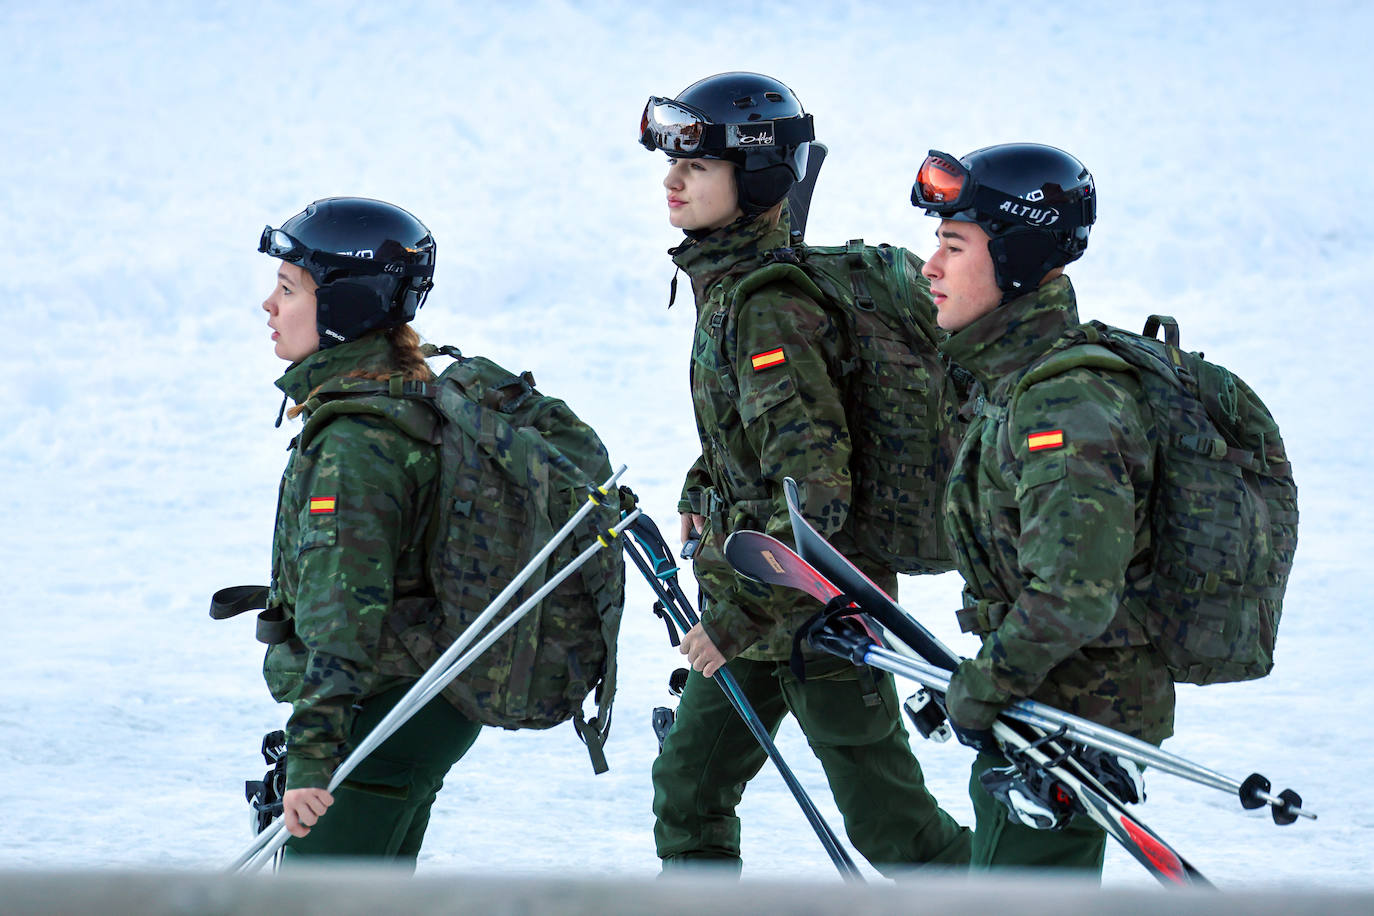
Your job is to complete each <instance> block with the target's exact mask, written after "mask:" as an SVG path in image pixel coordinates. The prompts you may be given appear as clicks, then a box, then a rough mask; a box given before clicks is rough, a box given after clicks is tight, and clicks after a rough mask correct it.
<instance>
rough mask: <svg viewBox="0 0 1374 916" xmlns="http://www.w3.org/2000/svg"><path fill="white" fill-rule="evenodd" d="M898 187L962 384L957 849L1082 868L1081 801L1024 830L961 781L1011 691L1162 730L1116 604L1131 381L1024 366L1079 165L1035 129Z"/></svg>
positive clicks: (1163, 684)
mask: <svg viewBox="0 0 1374 916" xmlns="http://www.w3.org/2000/svg"><path fill="white" fill-rule="evenodd" d="M912 202H913V203H914V204H915V205H916V206H918V207H923V208H925V209H926V211H927V213H928V214H930V215H933V216H937V217H940V218H941V222H940V226H939V229H938V230H937V233H936V236H937V239H938V241H939V248H938V250H937V251H936V252H935V254H934V255H932V257H931V258H930V260H929V261H928V262H927V263H926V266H925V269H924V271H923V272H924V273H925V275H926V276H927V277H928V278H929V279H930V287H931V294H932V296H933V297H934V299H935V306H936V308H937V310H938V315H939V323H940V326H941V327H943V328H945V329H947V330H949V331H950V332H952V334H951V336H950V338H949V339H948V341H947V343H946V344H945V345H944V347H943V349H944V350H945V352H946V353H947V354H948V355H949V357H950V358H951V359H952V360H953V361H954V362H955V363H957V364H958V365H960V366H962V367H963V368H965V369H967V370H969V371H970V372H972V373H973V374H974V376H975V377H976V378H977V380H978V382H979V384H980V388H979V389H977V397H976V398H975V399H974V401H973V402H972V408H971V409H972V411H973V413H974V417H973V421H972V424H971V426H970V427H969V430H968V433H967V435H966V438H965V439H964V443H963V446H962V447H961V449H960V451H959V455H958V457H957V459H956V461H955V467H954V471H953V473H952V475H951V478H950V484H949V489H948V495H947V512H948V515H947V523H948V525H949V531H950V537H951V540H952V542H953V548H954V555H955V559H956V562H957V563H958V566H959V571H960V573H961V574H962V575H963V577H964V581H965V583H966V585H965V589H964V609H963V610H962V611H961V612H960V613H959V621H960V624H961V626H962V628H963V629H964V630H965V631H969V632H973V633H976V634H977V635H978V636H980V637H981V638H982V640H983V645H982V649H981V650H980V651H979V653H978V655H977V657H976V658H972V659H968V660H966V661H964V662H963V663H962V664H961V665H960V666H959V668H958V670H957V671H956V672H955V675H954V677H953V679H952V680H951V682H950V687H949V693H948V696H947V705H948V713H949V716H950V720H951V722H952V723H953V724H954V725H955V726H956V728H957V729H958V730H959V733H960V737H961V739H962V740H964V741H965V743H967V744H971V745H973V746H975V747H978V748H979V750H980V753H979V755H978V758H977V760H976V761H975V763H974V766H973V775H972V779H971V780H970V783H969V791H970V794H971V795H972V798H973V804H974V811H975V814H976V816H977V826H976V829H975V833H974V840H973V864H974V867H988V866H1017V865H1020V866H1030V865H1038V866H1053V867H1061V868H1077V869H1085V870H1089V871H1095V872H1097V873H1098V874H1100V873H1101V870H1102V859H1103V852H1104V848H1105V844H1106V835H1105V834H1104V832H1103V831H1102V830H1101V829H1100V828H1098V827H1097V826H1095V825H1093V824H1091V823H1090V822H1089V821H1088V819H1087V818H1086V816H1079V817H1076V818H1074V819H1073V820H1072V821H1071V822H1070V823H1069V824H1068V826H1067V827H1066V828H1065V829H1063V830H1061V831H1053V832H1051V831H1038V830H1033V829H1031V828H1029V827H1025V826H1022V825H1021V824H1019V823H1017V822H1015V821H1014V820H1013V819H1011V818H1009V815H1008V811H1007V810H1006V809H1005V808H1004V807H1003V806H1002V805H1001V804H1000V803H998V802H997V801H995V800H994V799H993V798H992V796H991V795H989V794H988V792H987V791H986V790H985V789H984V788H983V785H982V784H981V782H980V781H979V776H980V775H981V774H982V773H983V772H984V771H986V770H987V769H989V768H990V767H993V766H1005V765H1006V761H1005V760H1004V759H1003V758H1002V757H1001V755H1000V753H998V749H997V746H996V743H995V742H994V741H992V739H991V735H990V734H989V733H988V729H990V728H991V725H992V722H993V720H994V719H995V718H996V717H997V714H998V712H999V711H1000V710H1001V709H1002V708H1003V707H1005V706H1006V705H1007V704H1008V703H1010V702H1012V701H1013V700H1016V699H1018V698H1021V697H1031V698H1034V699H1036V700H1040V701H1042V702H1045V703H1048V704H1050V705H1052V706H1056V707H1058V708H1060V709H1063V710H1065V711H1067V712H1071V713H1074V714H1075V715H1079V716H1083V717H1085V718H1088V719H1091V720H1093V721H1094V722H1098V723H1101V724H1103V725H1108V726H1111V727H1112V728H1116V729H1120V730H1121V731H1124V732H1127V733H1129V734H1132V735H1135V736H1137V737H1139V738H1143V739H1145V740H1147V741H1152V742H1155V743H1158V742H1160V741H1163V740H1164V739H1165V738H1166V737H1168V736H1169V735H1170V734H1172V733H1173V711H1174V688H1173V680H1172V678H1171V676H1170V674H1169V671H1168V670H1167V669H1166V667H1165V665H1164V660H1163V659H1162V658H1161V657H1160V656H1159V654H1158V653H1157V652H1156V651H1155V650H1154V649H1153V648H1151V646H1150V644H1149V640H1148V639H1147V638H1146V636H1145V633H1144V631H1143V630H1142V629H1141V628H1140V626H1139V624H1137V623H1136V621H1135V620H1134V619H1133V617H1132V615H1131V614H1130V613H1129V611H1128V610H1127V604H1128V601H1129V598H1130V595H1131V593H1132V588H1133V586H1134V585H1136V584H1137V583H1138V582H1139V581H1140V576H1141V571H1140V570H1141V569H1142V568H1143V569H1148V566H1147V565H1144V566H1143V565H1140V564H1141V562H1142V560H1143V559H1144V558H1145V554H1146V552H1147V551H1148V550H1149V546H1150V540H1149V538H1150V535H1149V532H1150V526H1149V520H1148V516H1147V513H1148V512H1149V496H1150V491H1151V484H1152V477H1153V472H1154V454H1155V432H1154V429H1153V427H1152V425H1151V423H1150V421H1149V420H1148V414H1147V407H1146V405H1145V404H1144V403H1143V402H1142V391H1141V387H1140V385H1139V383H1138V381H1137V380H1136V378H1135V376H1134V374H1133V373H1131V372H1130V371H1129V367H1128V366H1127V365H1126V364H1125V363H1124V362H1121V361H1119V360H1114V359H1113V358H1111V356H1110V354H1106V353H1105V351H1104V354H1103V355H1104V357H1105V358H1104V359H1103V360H1101V361H1100V363H1101V364H1100V365H1098V366H1080V367H1077V368H1072V369H1069V370H1067V371H1063V372H1059V373H1053V374H1047V373H1037V372H1036V371H1035V367H1036V363H1037V361H1038V360H1039V359H1040V358H1041V357H1043V356H1045V355H1046V354H1047V352H1048V351H1049V349H1050V347H1051V345H1052V344H1054V343H1055V341H1057V340H1059V339H1060V338H1061V336H1063V334H1064V333H1065V332H1066V331H1067V330H1068V329H1070V328H1071V327H1073V326H1075V325H1076V324H1078V320H1079V319H1078V312H1077V308H1076V305H1075V302H1074V294H1073V287H1072V286H1071V285H1070V284H1069V279H1068V277H1065V276H1063V275H1062V274H1063V271H1062V268H1063V265H1065V264H1067V263H1069V262H1070V261H1073V260H1075V259H1076V258H1078V257H1079V256H1080V255H1081V254H1082V253H1083V251H1084V249H1085V248H1086V247H1087V242H1088V231H1089V228H1090V227H1091V225H1092V223H1093V220H1094V217H1095V212H1096V197H1095V192H1094V188H1093V180H1092V176H1091V175H1090V174H1089V173H1088V170H1087V169H1086V168H1084V167H1083V165H1082V163H1080V162H1079V161H1078V160H1077V159H1074V158H1073V157H1072V156H1069V155H1068V154H1067V153H1064V152H1063V151H1061V150H1057V149H1054V148H1053V147H1047V146H1040V145H1036V144H1006V145H1002V146H992V147H987V148H985V149H981V150H977V151H975V152H973V153H970V154H969V155H967V156H965V157H963V158H962V159H955V158H954V157H952V156H949V155H947V154H944V153H938V152H935V151H932V152H931V154H930V156H929V157H928V158H927V159H926V161H925V163H924V164H923V165H922V167H921V170H920V173H919V175H918V177H917V180H916V185H915V188H914V189H913V191H912Z"/></svg>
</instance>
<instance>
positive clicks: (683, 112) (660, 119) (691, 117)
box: [639, 95, 710, 154]
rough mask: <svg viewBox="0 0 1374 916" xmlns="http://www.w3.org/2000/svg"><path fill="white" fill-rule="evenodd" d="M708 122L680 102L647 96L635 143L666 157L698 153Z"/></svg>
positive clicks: (698, 113)
mask: <svg viewBox="0 0 1374 916" xmlns="http://www.w3.org/2000/svg"><path fill="white" fill-rule="evenodd" d="M709 123H710V122H709V121H708V120H707V119H706V117H705V116H704V115H702V114H701V113H700V112H696V111H693V110H692V109H690V108H688V107H687V106H686V105H683V104H682V103H680V102H675V101H673V100H672V99H663V98H659V97H658V96H656V95H655V96H650V97H649V102H648V104H646V105H645V106H644V113H643V114H642V115H640V117H639V142H640V143H642V144H644V146H645V148H646V149H650V150H656V149H661V150H663V151H664V152H667V153H687V154H691V153H695V152H697V151H698V150H700V149H701V142H702V140H703V139H705V137H706V128H707V126H708V124H709Z"/></svg>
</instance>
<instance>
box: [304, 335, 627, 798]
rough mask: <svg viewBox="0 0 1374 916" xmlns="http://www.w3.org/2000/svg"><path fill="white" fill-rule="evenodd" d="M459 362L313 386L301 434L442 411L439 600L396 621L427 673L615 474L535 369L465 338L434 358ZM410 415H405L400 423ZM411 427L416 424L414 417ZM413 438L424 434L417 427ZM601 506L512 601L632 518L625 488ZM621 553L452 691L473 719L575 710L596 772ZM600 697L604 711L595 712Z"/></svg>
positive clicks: (537, 613)
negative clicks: (588, 711)
mask: <svg viewBox="0 0 1374 916" xmlns="http://www.w3.org/2000/svg"><path fill="white" fill-rule="evenodd" d="M440 354H442V355H446V356H452V357H454V362H453V363H452V364H451V365H450V366H449V367H448V368H447V369H445V370H444V372H443V373H442V374H441V375H440V376H439V378H438V380H437V382H433V383H425V382H406V381H403V380H402V379H401V377H400V376H399V375H396V376H394V377H393V378H392V379H391V380H390V381H389V382H385V381H376V380H372V379H358V378H345V379H340V380H336V381H333V382H330V383H328V384H326V385H325V386H323V387H322V388H321V389H320V390H319V391H318V392H316V393H315V394H314V396H313V398H314V399H316V400H318V401H320V402H321V406H319V407H317V408H316V409H315V410H314V412H313V413H312V414H311V416H310V420H309V421H307V424H306V428H305V429H304V430H303V431H302V439H303V440H304V439H305V438H307V437H308V435H309V434H310V433H311V432H312V429H311V427H312V426H313V425H314V424H315V423H316V422H319V423H324V422H327V421H328V419H329V417H330V416H331V415H333V414H335V413H338V412H345V413H369V414H375V415H379V416H382V417H386V418H388V419H391V420H392V421H393V422H394V421H395V420H396V417H397V411H396V410H395V409H394V408H392V406H391V405H394V404H395V403H396V402H395V401H394V400H393V399H396V398H401V399H418V400H420V401H422V402H424V403H427V404H429V405H430V406H432V407H433V408H434V410H435V411H437V412H438V414H439V416H440V417H441V419H442V422H440V423H439V424H438V427H437V429H438V432H437V437H436V438H437V439H438V442H437V444H438V445H439V453H440V466H441V471H440V481H439V484H438V493H437V499H436V506H435V511H434V514H433V516H432V518H431V522H430V533H429V550H428V554H429V555H428V560H427V564H428V570H429V579H430V584H431V585H432V586H433V588H434V594H435V596H436V598H437V607H436V606H435V604H434V603H433V602H428V601H426V602H398V603H397V606H396V609H395V610H394V611H393V613H392V615H391V618H390V619H389V620H388V623H389V625H390V626H391V628H392V629H393V631H395V632H396V634H397V635H398V637H399V638H400V640H401V642H402V644H403V645H404V646H405V648H406V651H407V652H408V653H409V654H410V656H411V657H412V658H413V659H414V660H415V661H416V663H417V664H419V665H420V666H421V668H423V669H428V668H429V667H430V666H431V665H432V664H433V663H434V662H435V661H436V660H437V659H438V658H439V656H440V655H442V654H443V652H444V650H446V649H447V648H448V647H449V646H450V645H452V644H453V641H454V639H455V638H457V636H458V635H460V634H461V633H463V632H464V631H465V630H466V629H467V628H468V627H469V625H471V624H472V622H473V621H474V620H476V619H477V617H478V616H479V615H480V614H481V613H482V611H483V610H485V609H486V607H487V605H488V604H490V603H491V601H492V599H494V598H495V597H496V596H497V595H498V594H500V592H501V591H502V590H503V589H504V588H505V587H506V586H507V585H508V584H510V582H511V581H512V580H513V579H514V577H515V575H516V574H517V573H518V572H519V571H520V570H521V569H522V568H523V567H524V566H525V565H526V563H527V562H528V561H529V560H530V559H531V558H532V557H533V556H534V555H535V554H536V553H537V552H538V551H539V550H540V549H541V548H542V547H543V546H544V545H545V544H546V543H547V542H548V540H549V538H550V537H551V536H552V535H553V534H554V532H555V531H557V530H558V529H559V528H560V527H562V525H563V524H564V523H565V522H566V521H567V520H568V518H569V517H571V516H572V514H573V513H574V512H576V511H577V510H578V509H579V508H580V507H581V506H582V505H583V503H584V502H585V501H586V499H587V495H588V487H591V488H595V487H596V486H598V485H599V484H601V483H602V482H603V481H605V480H606V479H607V478H608V477H610V476H611V466H610V460H609V458H608V457H607V454H606V449H605V446H604V445H602V443H601V440H600V439H599V438H598V437H597V435H596V433H595V432H594V431H593V430H592V428H591V427H589V426H588V425H587V424H585V423H583V422H582V421H581V420H580V419H578V417H577V416H576V415H575V414H574V413H573V412H572V410H571V409H569V407H568V406H567V404H565V403H564V402H563V401H561V400H558V399H557V398H553V397H549V396H547V395H544V394H541V393H540V392H538V391H537V390H535V387H534V378H533V376H531V375H530V373H528V372H523V373H521V374H519V375H516V374H514V373H511V372H509V371H507V370H505V369H503V368H501V367H500V366H498V365H497V364H496V363H494V362H491V361H490V360H487V359H484V358H482V357H464V356H463V355H462V353H460V352H459V351H458V350H457V349H455V348H452V347H439V348H436V347H432V346H428V345H426V347H425V355H426V356H436V355H440ZM398 425H399V424H398ZM402 429H403V430H404V431H407V432H410V431H409V430H407V429H406V427H405V426H404V425H402ZM411 434H412V435H413V434H414V433H411ZM597 500H598V502H597V508H595V509H594V510H593V511H592V513H591V514H590V516H589V517H588V518H587V519H585V520H584V521H583V522H582V524H581V525H579V526H578V527H577V528H576V529H575V530H574V531H573V532H572V534H570V535H569V536H568V538H567V539H566V540H564V542H563V543H562V544H561V545H560V546H559V548H558V549H557V550H555V551H554V552H553V554H552V555H551V556H550V557H549V559H548V560H546V561H545V564H544V567H543V568H542V569H541V570H540V571H538V572H536V574H535V575H534V576H532V577H531V578H530V580H529V581H528V582H527V583H526V584H525V585H524V586H522V587H521V588H520V590H519V591H518V592H516V594H515V595H514V596H513V597H512V598H511V599H510V601H509V603H508V604H507V605H506V607H505V609H504V611H503V612H502V614H500V615H498V616H497V617H496V621H500V620H502V619H504V615H505V613H506V612H509V611H511V610H513V609H514V608H516V607H517V606H518V605H519V604H520V603H521V602H523V601H524V600H525V599H526V598H528V597H529V596H530V595H532V594H533V593H534V592H535V591H537V590H538V589H539V587H540V586H541V585H542V584H543V583H544V582H545V581H547V580H548V579H549V578H550V576H551V575H552V574H553V573H555V572H557V571H558V570H559V569H560V568H562V567H563V566H564V565H565V564H566V563H567V562H568V561H569V560H571V559H572V558H574V557H576V556H577V555H578V554H580V553H582V552H583V551H584V550H585V549H586V548H587V547H588V546H589V545H591V544H594V543H596V540H597V537H598V533H599V532H603V531H605V530H606V529H607V528H609V527H611V526H613V525H615V524H616V523H617V522H618V521H619V495H618V493H616V492H614V491H612V492H611V493H610V494H609V495H605V496H602V495H598V497H597ZM624 589H625V566H624V558H623V557H622V555H621V552H620V551H619V550H613V549H612V550H599V551H597V552H596V553H595V554H593V555H592V557H591V559H589V560H588V561H587V562H586V563H584V564H583V565H582V567H581V568H580V569H579V570H578V571H577V572H575V573H574V574H573V575H572V576H570V577H569V578H568V579H566V580H564V582H563V583H562V584H560V585H559V586H558V587H557V588H556V589H554V590H553V592H551V593H550V594H549V595H548V596H547V597H545V598H544V599H543V600H542V601H540V603H539V604H538V605H537V606H536V607H535V608H534V609H532V610H531V611H530V612H529V613H528V614H526V615H525V616H524V617H523V618H522V619H521V620H520V621H519V623H517V624H516V625H515V626H514V627H513V628H512V629H510V630H508V631H507V632H506V633H505V634H503V635H502V637H501V638H500V639H499V640H497V641H496V642H495V643H493V644H492V646H491V647H489V648H488V649H487V650H486V651H485V652H483V653H482V654H481V655H480V656H478V657H477V659H476V660H475V661H474V662H473V664H472V665H471V666H469V667H468V668H467V670H465V671H464V672H463V673H462V674H460V675H459V676H458V677H457V678H456V679H455V680H453V681H452V682H451V683H450V684H449V685H448V686H447V687H446V688H445V689H444V692H443V696H444V697H445V698H446V699H447V700H448V701H449V702H450V703H452V704H453V705H454V707H456V708H457V709H458V710H459V711H460V712H461V713H463V714H464V715H465V716H467V717H468V718H470V719H472V720H474V721H477V722H481V723H483V724H485V725H497V726H501V727H503V728H510V729H515V728H551V727H552V726H555V725H558V724H559V723H561V722H564V721H566V720H568V719H572V720H573V723H574V726H575V727H576V729H577V733H578V735H579V736H580V737H581V738H582V739H583V741H584V742H585V743H586V745H587V749H588V752H589V753H590V754H591V758H592V765H593V768H594V769H595V770H596V772H598V773H600V772H603V771H604V770H605V769H606V761H605V756H604V753H603V752H602V747H601V746H602V744H603V743H604V741H605V738H606V736H607V734H608V733H609V730H610V724H611V703H612V700H613V698H614V695H615V674H616V664H615V648H616V638H617V635H618V633H619V630H620V617H621V611H622V608H623V604H624ZM593 692H594V693H595V702H596V703H597V713H596V715H595V716H594V717H592V718H591V719H590V720H588V719H586V718H585V717H584V715H583V711H582V703H583V700H584V699H585V698H586V696H587V695H588V694H590V693H593Z"/></svg>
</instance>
